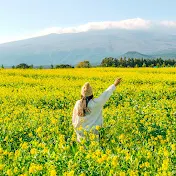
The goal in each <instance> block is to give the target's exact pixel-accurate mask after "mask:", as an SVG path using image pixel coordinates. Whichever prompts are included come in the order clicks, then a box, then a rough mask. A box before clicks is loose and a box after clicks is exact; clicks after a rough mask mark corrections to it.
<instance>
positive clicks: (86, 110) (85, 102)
mask: <svg viewBox="0 0 176 176" xmlns="http://www.w3.org/2000/svg"><path fill="white" fill-rule="evenodd" d="M91 99H93V95H91V96H88V97H84V96H83V95H81V102H80V106H79V108H78V116H81V117H84V116H85V115H86V113H89V112H90V109H89V108H88V107H87V105H88V103H89V101H90V100H91Z"/></svg>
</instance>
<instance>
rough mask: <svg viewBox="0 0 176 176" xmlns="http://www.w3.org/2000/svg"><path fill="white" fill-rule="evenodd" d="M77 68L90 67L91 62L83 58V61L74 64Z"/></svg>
mask: <svg viewBox="0 0 176 176" xmlns="http://www.w3.org/2000/svg"><path fill="white" fill-rule="evenodd" d="M76 67H77V68H90V67H91V64H90V62H89V61H87V60H85V61H83V62H79V63H78V64H77V65H76Z"/></svg>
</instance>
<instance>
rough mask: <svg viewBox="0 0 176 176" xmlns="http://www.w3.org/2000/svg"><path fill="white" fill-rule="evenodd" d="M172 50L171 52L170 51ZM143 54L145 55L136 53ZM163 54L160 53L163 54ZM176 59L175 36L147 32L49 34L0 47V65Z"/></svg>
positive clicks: (105, 31)
mask: <svg viewBox="0 0 176 176" xmlns="http://www.w3.org/2000/svg"><path fill="white" fill-rule="evenodd" d="M171 49H172V51H171ZM127 51H138V52H140V53H145V55H143V54H140V53H137V52H127ZM162 51H163V52H162ZM167 51H169V52H170V53H169V54H170V55H169V56H172V58H176V35H170V34H169V35H168V34H162V33H156V32H151V31H150V32H149V31H148V32H147V31H129V30H102V31H89V32H82V33H74V34H50V35H46V36H42V37H36V38H31V39H26V40H21V41H16V42H10V43H6V44H1V45H0V64H4V65H9V66H10V65H16V64H19V63H22V62H24V63H27V64H34V65H50V64H72V65H74V64H76V63H78V62H80V61H82V60H89V61H90V62H91V63H93V64H95V63H100V62H101V60H102V59H103V58H104V57H110V56H111V57H118V56H121V55H122V54H123V53H125V52H127V53H126V54H125V56H126V57H136V58H138V56H140V58H141V57H143V58H148V55H149V56H150V55H152V54H154V55H155V56H157V57H158V56H160V53H161V55H162V56H164V57H166V56H167V55H168V54H167Z"/></svg>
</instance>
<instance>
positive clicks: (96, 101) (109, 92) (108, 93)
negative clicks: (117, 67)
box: [93, 78, 121, 106]
mask: <svg viewBox="0 0 176 176" xmlns="http://www.w3.org/2000/svg"><path fill="white" fill-rule="evenodd" d="M120 82H121V78H117V79H116V80H115V81H114V84H112V85H110V86H109V87H108V88H107V89H106V90H105V91H104V92H103V93H102V94H101V95H100V96H99V97H98V98H94V99H93V102H94V105H95V106H104V104H105V103H106V101H107V100H108V99H109V98H110V96H111V95H112V93H113V92H114V90H115V89H116V87H117V85H119V84H120Z"/></svg>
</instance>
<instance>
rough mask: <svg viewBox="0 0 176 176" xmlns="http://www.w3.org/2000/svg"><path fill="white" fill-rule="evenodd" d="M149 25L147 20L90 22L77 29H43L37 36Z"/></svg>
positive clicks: (146, 26)
mask: <svg viewBox="0 0 176 176" xmlns="http://www.w3.org/2000/svg"><path fill="white" fill-rule="evenodd" d="M150 25H151V22H150V21H149V20H143V19H141V18H135V19H128V20H123V21H105V22H90V23H87V24H83V25H80V26H77V27H67V28H60V27H52V28H48V29H45V30H43V31H41V32H39V33H38V35H46V34H50V33H57V34H63V33H79V32H87V31H90V30H104V29H127V30H134V29H148V28H149V27H150Z"/></svg>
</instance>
